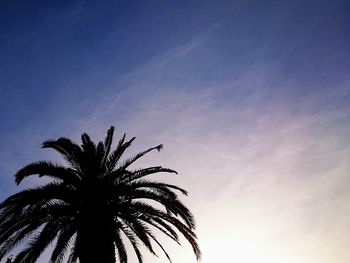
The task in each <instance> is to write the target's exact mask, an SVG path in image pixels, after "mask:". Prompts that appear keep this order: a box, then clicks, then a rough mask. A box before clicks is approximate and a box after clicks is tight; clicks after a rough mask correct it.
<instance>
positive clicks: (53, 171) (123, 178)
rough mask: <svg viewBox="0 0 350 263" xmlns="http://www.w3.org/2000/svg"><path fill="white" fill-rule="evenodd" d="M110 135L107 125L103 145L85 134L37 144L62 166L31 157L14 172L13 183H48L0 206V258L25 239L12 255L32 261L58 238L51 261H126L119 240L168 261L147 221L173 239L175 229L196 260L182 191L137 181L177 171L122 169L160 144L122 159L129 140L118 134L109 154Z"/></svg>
mask: <svg viewBox="0 0 350 263" xmlns="http://www.w3.org/2000/svg"><path fill="white" fill-rule="evenodd" d="M113 133H114V127H111V128H110V129H109V130H108V132H107V136H106V138H105V140H104V142H102V141H100V142H99V143H98V144H97V145H95V144H94V143H93V142H92V141H91V139H90V137H89V136H88V135H87V134H85V133H84V134H82V136H81V140H82V145H80V146H79V145H77V144H75V143H74V142H72V141H71V140H69V139H67V138H59V139H58V140H56V141H46V142H44V143H43V146H42V148H52V149H54V150H56V151H58V152H59V153H60V154H62V156H63V157H64V158H65V160H66V161H67V163H68V166H66V167H65V166H62V165H59V164H56V163H53V162H50V161H38V162H34V163H31V164H29V165H27V166H25V167H23V168H22V169H20V170H19V171H18V172H17V174H16V175H15V180H16V183H17V184H19V183H21V182H22V180H23V179H24V178H26V177H28V176H31V175H39V177H41V176H46V177H49V178H50V179H51V181H49V182H48V183H46V184H45V185H43V186H38V187H35V188H30V189H27V190H24V191H21V192H19V193H17V194H14V195H12V196H10V197H8V198H7V199H6V200H5V201H4V202H3V203H1V204H0V260H1V259H2V258H3V257H4V256H6V255H7V254H8V253H9V252H11V251H12V249H13V248H14V247H16V246H17V245H18V244H20V243H21V242H22V241H24V240H28V239H29V242H28V243H27V246H26V247H25V248H24V249H23V250H22V251H21V252H19V253H18V254H17V255H16V256H14V257H13V259H12V260H13V263H19V262H35V261H36V260H37V259H38V257H39V256H40V255H41V254H42V252H43V251H44V250H45V249H46V248H47V246H48V245H49V244H50V243H51V242H52V241H53V240H54V239H55V238H57V242H56V243H55V245H54V248H53V252H52V254H51V261H50V262H57V263H58V262H62V261H63V260H64V258H65V257H66V258H68V261H67V262H77V260H79V262H80V263H87V262H103V263H114V262H116V257H117V256H118V258H119V262H120V263H126V262H127V252H126V248H125V245H124V242H123V240H125V237H126V238H127V239H128V240H129V241H130V243H131V245H132V247H133V249H134V251H135V253H136V255H137V258H138V260H139V262H140V263H141V262H142V255H141V253H140V249H139V246H140V245H142V244H143V245H144V246H145V247H146V248H147V249H148V250H149V251H150V252H151V253H153V254H155V252H154V250H153V247H152V246H153V245H154V244H157V245H158V246H159V247H160V248H161V250H162V251H163V252H164V253H165V255H166V257H167V258H168V259H169V260H170V258H169V255H168V254H167V252H166V251H165V249H164V248H163V246H162V244H161V243H160V242H159V241H158V240H157V239H156V237H155V235H154V233H153V232H152V231H151V229H150V226H152V227H153V228H155V229H158V230H159V231H161V232H162V233H164V234H165V235H166V236H168V237H170V238H171V239H173V240H174V241H176V242H177V243H179V241H178V234H177V233H178V232H180V233H181V234H182V235H183V236H184V237H185V238H186V239H187V240H188V242H189V243H190V244H191V246H192V248H193V251H194V253H195V255H196V257H197V259H198V258H199V257H200V250H199V246H198V244H197V238H196V235H195V233H194V227H195V223H194V218H193V216H192V214H191V212H190V211H189V210H188V209H187V208H186V207H185V206H184V205H183V204H182V203H181V202H180V200H179V199H178V197H177V194H176V191H179V192H180V193H182V194H185V195H186V194H187V192H186V191H185V190H183V189H181V188H179V187H177V186H175V185H170V184H165V183H161V182H156V181H151V180H145V179H143V177H145V176H147V175H150V174H155V173H159V172H166V173H176V171H174V170H171V169H168V168H163V167H161V166H154V167H148V168H144V169H136V170H132V169H131V168H129V167H130V165H131V164H133V163H134V162H135V161H136V160H138V159H139V158H141V157H142V156H144V155H145V154H147V153H149V152H150V151H153V150H158V151H159V150H160V149H161V148H162V145H158V146H156V147H153V148H150V149H148V150H146V151H143V152H140V153H138V154H136V155H135V156H133V157H131V158H129V159H126V160H124V161H121V156H122V155H123V153H124V152H125V150H126V149H127V148H128V147H129V146H130V145H131V143H132V141H133V140H134V139H135V137H134V138H132V139H131V140H129V141H126V140H125V134H124V136H123V137H122V138H121V139H120V140H119V142H118V145H117V147H116V149H115V150H113V151H112V150H111V145H112V138H113ZM149 201H152V202H149ZM153 201H155V202H156V203H158V204H161V205H162V207H164V209H162V208H160V206H158V205H154V204H155V202H153ZM116 254H117V255H116ZM65 255H66V256H65ZM170 261H171V260H170Z"/></svg>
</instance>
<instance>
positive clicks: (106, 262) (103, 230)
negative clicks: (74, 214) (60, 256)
mask: <svg viewBox="0 0 350 263" xmlns="http://www.w3.org/2000/svg"><path fill="white" fill-rule="evenodd" d="M92 207H94V205H93V204H92V205H90V206H89V207H86V209H82V210H81V215H80V218H81V220H80V222H79V226H78V231H77V246H78V254H79V261H80V263H93V262H96V263H97V262H103V263H115V262H116V255H115V248H114V243H113V240H114V239H113V226H112V222H109V221H108V220H111V218H113V217H111V216H108V215H107V214H105V213H108V209H104V208H103V207H100V208H96V207H95V208H96V209H92Z"/></svg>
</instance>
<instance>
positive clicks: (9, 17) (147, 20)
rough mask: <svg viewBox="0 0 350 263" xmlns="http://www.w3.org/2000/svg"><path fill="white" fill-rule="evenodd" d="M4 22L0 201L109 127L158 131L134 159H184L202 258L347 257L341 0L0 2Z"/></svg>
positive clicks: (346, 8) (349, 12)
mask: <svg viewBox="0 0 350 263" xmlns="http://www.w3.org/2000/svg"><path fill="white" fill-rule="evenodd" d="M0 32H1V34H0V92H1V93H0V120H1V126H0V135H1V140H0V164H1V165H0V199H1V200H3V199H4V198H5V197H6V196H8V195H10V194H12V193H14V192H15V191H18V190H19V188H18V187H16V186H15V183H14V180H13V179H14V178H13V175H14V173H15V172H16V170H18V169H19V168H20V167H22V166H23V165H25V164H27V163H29V162H32V161H35V160H40V159H52V160H56V159H58V156H57V155H56V154H54V153H52V152H50V151H47V150H42V149H40V144H41V143H42V142H43V141H44V140H46V139H55V138H58V137H61V136H66V137H70V138H73V139H75V140H76V141H78V140H79V135H80V134H81V133H82V132H84V131H86V132H88V133H89V134H91V135H92V136H93V138H95V139H96V140H97V139H100V138H102V137H103V136H104V134H105V132H106V130H107V129H108V127H109V126H110V125H114V126H115V127H116V130H117V136H120V135H121V134H122V133H123V132H127V134H128V135H129V136H130V137H132V136H136V137H137V140H136V142H135V143H134V145H133V149H132V150H131V151H130V152H129V153H130V154H132V153H133V152H135V151H140V150H143V149H144V148H147V147H149V146H153V145H157V144H159V143H163V144H164V146H165V148H164V150H163V151H162V152H161V153H160V154H156V153H154V154H151V155H150V156H149V157H146V158H145V159H144V160H142V161H141V162H140V163H139V165H148V164H161V165H164V166H168V167H171V168H173V169H175V170H177V171H178V172H179V176H162V177H160V178H161V179H162V180H166V181H167V182H171V183H175V184H178V185H180V186H182V187H184V188H186V189H187V190H188V191H189V192H190V195H189V197H187V198H185V199H184V202H185V203H186V204H187V205H188V206H189V207H190V208H191V209H192V211H193V212H194V214H195V216H196V219H197V233H198V236H199V243H200V245H201V248H202V250H203V260H202V262H203V263H214V262H236V263H316V262H317V263H334V262H337V263H348V262H350V191H349V186H350V161H349V158H350V74H349V69H350V2H349V1H347V0H344V1H340V0H339V1H338V0H332V1H322V0H314V1H312V0H303V1H301V0H294V1H287V0H278V1H277V0H276V1H272V0H271V1H270V0H265V1H258V0H256V1H250V0H242V1H234V0H231V1H224V0H223V1H214V0H213V1H208V0H203V1H191V0H190V1H183V0H177V1H160V0H159V1H153V0H149V1H99V3H98V4H96V1H62V0H61V1H13V0H12V1H5V0H4V1H1V2H0ZM58 160H60V159H58ZM37 183H39V181H37V180H32V179H31V180H27V182H26V183H24V186H29V185H33V184H37ZM165 246H166V247H167V248H168V249H169V250H170V253H171V255H172V258H173V261H174V263H191V262H195V258H194V256H193V255H192V254H191V250H190V248H189V246H188V245H187V244H186V243H184V244H183V246H182V247H178V246H176V245H174V244H173V243H172V242H171V241H168V240H167V241H165ZM160 254H161V253H160ZM46 257H47V255H43V257H42V259H41V262H47V260H46V259H45V258H46ZM130 262H131V263H133V262H136V261H135V257H133V256H131V261H130ZM146 262H156V263H161V262H166V258H165V257H163V256H160V257H159V258H158V259H155V258H153V257H151V256H149V255H148V254H146Z"/></svg>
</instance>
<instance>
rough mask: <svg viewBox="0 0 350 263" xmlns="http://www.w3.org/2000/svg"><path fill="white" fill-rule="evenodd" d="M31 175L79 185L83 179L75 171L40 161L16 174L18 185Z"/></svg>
mask: <svg viewBox="0 0 350 263" xmlns="http://www.w3.org/2000/svg"><path fill="white" fill-rule="evenodd" d="M31 175H39V177H41V176H48V177H50V178H53V179H58V180H61V181H65V182H67V183H72V184H75V183H78V182H79V181H80V180H81V178H80V176H79V175H78V174H77V173H76V172H74V170H72V169H69V168H66V167H63V166H61V165H57V164H54V163H52V162H49V161H38V162H35V163H31V164H29V165H26V166H24V167H23V168H22V169H20V170H19V171H18V172H17V173H16V174H15V180H16V183H17V184H19V183H20V182H21V181H22V180H23V179H24V178H25V177H28V176H31Z"/></svg>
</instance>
